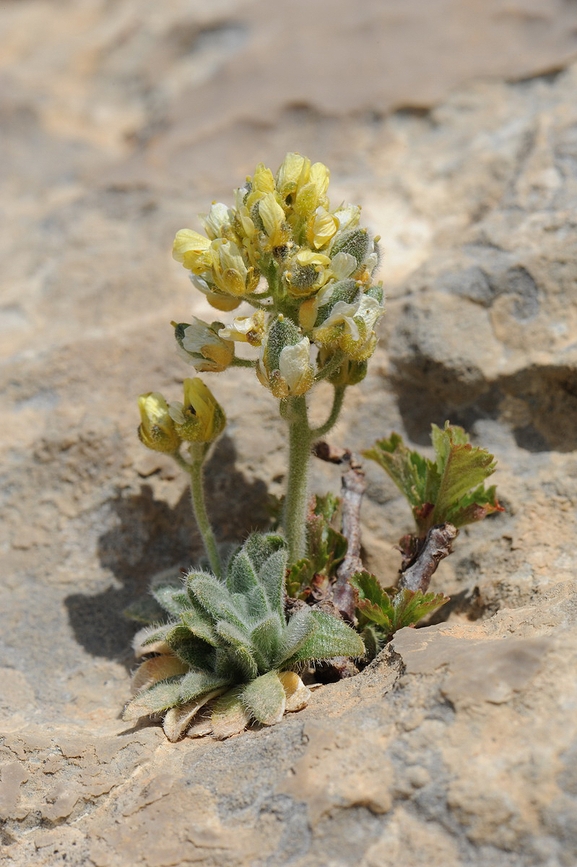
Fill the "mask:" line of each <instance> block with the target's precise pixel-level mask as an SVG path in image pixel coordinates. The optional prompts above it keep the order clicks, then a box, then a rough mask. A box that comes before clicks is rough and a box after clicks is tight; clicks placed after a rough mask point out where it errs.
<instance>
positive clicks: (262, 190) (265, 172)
mask: <svg viewBox="0 0 577 867" xmlns="http://www.w3.org/2000/svg"><path fill="white" fill-rule="evenodd" d="M250 183H251V188H250V193H249V194H248V198H247V200H246V202H245V204H246V207H247V208H248V210H249V211H250V209H251V208H252V206H253V205H254V204H255V202H259V201H260V200H261V199H262V198H264V196H266V195H268V194H269V193H274V176H273V173H272V172H271V170H270V169H267V167H266V166H265V165H264V164H263V163H259V164H258V166H257V167H256V169H255V170H254V175H253V176H252V178H251V179H250Z"/></svg>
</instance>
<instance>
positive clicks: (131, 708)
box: [122, 677, 182, 720]
mask: <svg viewBox="0 0 577 867" xmlns="http://www.w3.org/2000/svg"><path fill="white" fill-rule="evenodd" d="M181 679H182V677H169V678H167V679H166V680H161V681H160V682H159V683H155V684H154V685H153V686H150V687H148V688H147V689H144V690H142V692H139V693H138V695H137V696H136V697H135V698H133V699H132V701H131V702H129V703H128V704H127V705H126V708H125V709H124V713H123V714H122V719H124V720H133V719H138V717H141V716H148V715H150V714H153V713H160V712H161V711H163V710H167V709H168V708H169V707H174V705H177V704H178V703H179V697H180V681H181Z"/></svg>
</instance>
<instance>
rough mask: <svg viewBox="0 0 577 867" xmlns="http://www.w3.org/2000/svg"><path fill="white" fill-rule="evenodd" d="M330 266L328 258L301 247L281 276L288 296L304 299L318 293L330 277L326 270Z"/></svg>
mask: <svg viewBox="0 0 577 867" xmlns="http://www.w3.org/2000/svg"><path fill="white" fill-rule="evenodd" d="M330 264H331V260H330V259H329V257H328V256H324V255H323V254H322V253H316V252H313V251H312V250H308V249H307V248H306V247H302V248H301V249H300V250H299V252H298V253H297V254H296V256H293V258H292V260H291V262H290V264H289V267H288V268H287V270H286V271H285V272H284V275H283V276H284V279H285V281H286V283H287V289H288V292H289V295H292V296H293V297H294V298H306V297H307V296H308V295H312V294H313V293H315V292H318V291H319V289H320V288H321V286H323V285H324V283H325V282H326V281H327V280H328V279H329V277H330V276H331V272H330V271H329V270H328V267H329V265H330Z"/></svg>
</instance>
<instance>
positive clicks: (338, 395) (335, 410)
mask: <svg viewBox="0 0 577 867" xmlns="http://www.w3.org/2000/svg"><path fill="white" fill-rule="evenodd" d="M334 388H335V391H334V395H333V405H332V408H331V412H330V415H329V417H328V418H327V420H326V422H325V423H324V424H321V425H320V426H319V427H315V428H313V429H312V430H311V437H312V439H314V440H316V439H319V437H324V435H325V434H327V433H328V432H329V431H330V430H331V428H332V427H333V426H334V425H335V424H336V421H337V419H338V417H339V414H340V412H341V409H342V408H343V400H344V397H345V389H346V385H335V387H334Z"/></svg>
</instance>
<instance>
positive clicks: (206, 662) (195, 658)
mask: <svg viewBox="0 0 577 867" xmlns="http://www.w3.org/2000/svg"><path fill="white" fill-rule="evenodd" d="M167 644H168V646H169V647H170V649H171V650H172V652H173V653H175V654H176V656H178V658H179V659H182V661H183V662H186V664H187V665H190V666H191V668H202V669H204V670H206V671H211V670H212V668H213V666H214V647H212V646H211V645H210V644H207V643H206V641H202V639H200V638H197V637H196V636H195V635H193V634H192V633H191V632H190V631H189V630H188V629H185V628H184V627H183V628H182V629H179V630H178V632H176V631H175V632H174V634H173V635H172V636H170V637H169V640H168V641H167Z"/></svg>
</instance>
